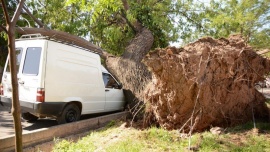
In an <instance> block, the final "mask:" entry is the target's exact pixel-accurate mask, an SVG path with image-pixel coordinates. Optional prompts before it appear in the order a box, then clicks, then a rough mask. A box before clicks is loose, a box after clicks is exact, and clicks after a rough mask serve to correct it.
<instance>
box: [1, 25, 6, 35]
mask: <svg viewBox="0 0 270 152" xmlns="http://www.w3.org/2000/svg"><path fill="white" fill-rule="evenodd" d="M2 31H4V32H6V33H7V29H6V28H5V27H4V26H2V25H0V32H2Z"/></svg>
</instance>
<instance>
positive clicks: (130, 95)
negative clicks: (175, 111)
mask: <svg viewBox="0 0 270 152" xmlns="http://www.w3.org/2000/svg"><path fill="white" fill-rule="evenodd" d="M153 41H154V37H153V35H152V32H151V31H150V30H148V29H147V28H143V29H142V30H141V32H139V33H137V35H136V37H135V38H134V39H133V40H132V41H131V42H130V44H129V45H128V47H126V50H125V52H124V54H123V56H122V57H108V58H107V60H106V66H107V68H108V69H109V71H110V72H111V73H113V74H114V75H115V76H116V77H117V78H118V79H119V80H120V81H121V83H123V86H124V89H125V97H126V100H127V101H128V103H129V104H130V108H133V106H134V105H135V104H136V103H138V101H143V90H144V88H145V86H146V84H148V83H149V81H150V80H151V73H150V72H149V71H148V69H147V67H146V66H145V65H144V64H143V63H142V59H143V57H144V56H145V55H146V53H147V52H148V51H149V50H150V49H151V47H152V45H153Z"/></svg>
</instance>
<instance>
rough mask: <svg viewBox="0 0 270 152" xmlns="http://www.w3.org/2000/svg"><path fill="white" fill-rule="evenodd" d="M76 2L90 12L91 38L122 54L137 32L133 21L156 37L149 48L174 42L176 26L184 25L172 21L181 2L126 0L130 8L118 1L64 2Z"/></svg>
mask: <svg viewBox="0 0 270 152" xmlns="http://www.w3.org/2000/svg"><path fill="white" fill-rule="evenodd" d="M190 2H191V1H190ZM78 3H79V4H80V7H81V9H83V10H84V11H86V12H89V13H90V15H91V19H90V25H89V30H90V31H91V32H90V34H91V40H93V41H94V42H100V45H101V47H102V48H104V49H105V50H107V51H110V52H112V53H114V54H121V53H122V52H123V51H124V49H125V47H126V46H127V45H128V43H129V42H130V41H131V40H132V38H134V37H135V35H136V33H137V32H139V31H136V30H134V27H136V26H137V25H136V22H139V23H140V24H142V26H143V27H146V28H148V29H150V30H151V31H152V33H153V35H154V39H155V40H154V45H153V46H152V48H156V47H166V46H168V44H169V42H170V41H176V40H177V39H178V37H179V36H178V29H180V28H179V27H183V26H179V27H175V24H174V23H175V17H176V14H178V15H179V14H180V13H179V12H178V11H177V10H176V9H177V8H178V7H181V6H182V5H184V4H182V3H176V1H172V0H164V1H159V0H142V1H131V0H127V3H128V7H129V9H125V8H124V4H123V2H122V1H121V0H116V1H112V0H98V1H97V0H88V1H79V0H69V1H68V3H67V5H68V6H70V5H72V4H78ZM188 4H190V3H185V5H186V6H188ZM183 8H184V7H183ZM184 9H186V8H184ZM181 21H183V20H181ZM186 22H187V21H186ZM181 25H184V24H181Z"/></svg>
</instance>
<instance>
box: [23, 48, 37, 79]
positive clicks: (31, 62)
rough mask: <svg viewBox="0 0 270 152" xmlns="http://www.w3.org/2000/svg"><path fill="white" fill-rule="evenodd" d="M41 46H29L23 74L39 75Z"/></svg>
mask: <svg viewBox="0 0 270 152" xmlns="http://www.w3.org/2000/svg"><path fill="white" fill-rule="evenodd" d="M40 55H41V47H29V48H27V50H26V55H25V59H24V65H23V71H22V73H23V74H30V75H38V71H39V64H40Z"/></svg>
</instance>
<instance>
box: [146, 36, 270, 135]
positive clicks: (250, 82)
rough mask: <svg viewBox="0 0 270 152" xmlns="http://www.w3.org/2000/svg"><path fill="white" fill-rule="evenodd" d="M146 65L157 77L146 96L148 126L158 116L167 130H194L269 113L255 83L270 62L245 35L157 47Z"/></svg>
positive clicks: (221, 125)
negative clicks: (249, 42) (247, 42)
mask: <svg viewBox="0 0 270 152" xmlns="http://www.w3.org/2000/svg"><path fill="white" fill-rule="evenodd" d="M144 63H145V64H146V65H147V66H148V67H149V70H150V71H151V72H152V75H153V76H152V82H151V83H150V84H149V85H148V86H147V88H146V90H145V98H144V99H145V101H146V102H147V104H148V105H147V106H146V107H148V109H147V113H148V115H147V116H148V117H147V118H145V123H146V124H148V125H149V123H151V122H150V121H149V120H153V118H155V121H156V122H157V123H158V124H159V125H160V126H162V127H164V128H166V129H180V130H181V131H185V132H190V131H191V132H192V131H202V130H205V129H209V128H210V127H212V126H213V127H214V126H219V127H227V126H233V125H236V124H239V123H244V122H246V121H249V120H252V119H253V116H255V117H256V116H258V117H260V118H262V117H268V115H269V113H268V108H267V106H266V104H265V98H264V96H263V95H262V94H261V93H260V92H258V91H257V90H256V89H255V84H256V83H257V82H259V81H262V80H264V77H263V76H264V75H265V74H268V73H269V72H270V61H269V60H267V59H266V58H263V57H261V56H260V55H258V54H257V53H256V52H255V51H254V50H253V49H252V48H251V47H250V46H248V45H247V44H246V43H245V42H244V40H243V38H241V37H240V36H237V35H234V36H231V37H229V38H228V39H225V38H222V39H218V40H215V39H212V38H209V37H206V38H202V39H199V40H198V41H196V42H194V43H191V44H188V45H187V46H185V47H183V48H179V49H177V48H175V47H168V48H165V49H156V50H154V51H152V52H150V53H149V54H148V55H147V56H146V57H145V59H144Z"/></svg>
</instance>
